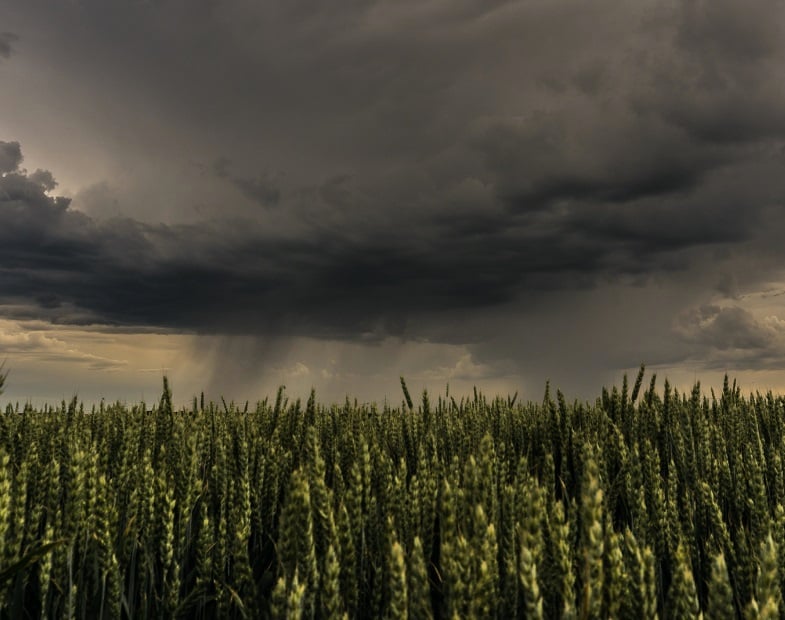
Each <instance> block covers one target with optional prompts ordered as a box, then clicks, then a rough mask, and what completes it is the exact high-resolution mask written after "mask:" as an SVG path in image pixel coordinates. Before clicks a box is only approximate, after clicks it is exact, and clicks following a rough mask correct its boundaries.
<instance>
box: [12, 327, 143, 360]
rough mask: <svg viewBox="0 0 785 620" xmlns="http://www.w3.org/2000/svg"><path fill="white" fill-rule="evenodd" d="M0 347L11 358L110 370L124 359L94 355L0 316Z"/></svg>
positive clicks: (44, 332)
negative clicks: (0, 318)
mask: <svg viewBox="0 0 785 620" xmlns="http://www.w3.org/2000/svg"><path fill="white" fill-rule="evenodd" d="M0 350H2V351H3V355H8V356H9V357H11V358H13V359H14V360H15V361H21V362H23V361H25V360H26V359H31V360H35V361H36V362H52V363H60V362H66V363H69V364H79V365H84V366H85V367H86V368H88V369H90V370H105V371H114V370H120V369H122V368H124V367H125V366H126V365H127V363H126V362H125V361H123V360H115V359H111V358H107V357H102V356H100V355H95V354H93V353H89V352H87V351H83V350H81V349H80V348H78V347H76V346H74V345H72V344H69V343H68V342H67V341H65V340H63V339H61V338H58V337H56V336H53V335H51V334H49V333H47V332H46V331H39V330H30V329H25V328H24V327H22V326H20V325H18V324H16V323H13V322H11V321H4V320H0Z"/></svg>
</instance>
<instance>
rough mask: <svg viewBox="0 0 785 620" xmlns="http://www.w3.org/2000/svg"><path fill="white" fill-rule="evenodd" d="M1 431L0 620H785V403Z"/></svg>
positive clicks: (413, 412)
mask: <svg viewBox="0 0 785 620" xmlns="http://www.w3.org/2000/svg"><path fill="white" fill-rule="evenodd" d="M643 378H644V373H643V369H641V373H640V374H639V375H638V377H637V381H636V382H635V383H634V385H633V386H632V387H631V388H630V387H629V386H628V385H627V381H626V378H625V380H624V384H623V385H622V387H621V388H612V389H610V390H605V389H603V390H602V392H601V395H600V396H599V397H598V398H597V400H596V402H594V403H585V402H584V403H580V402H567V401H566V400H565V398H564V396H563V395H562V394H561V393H560V392H558V391H557V392H555V393H554V392H552V391H551V389H550V388H548V387H546V389H545V394H544V398H543V399H542V401H541V402H527V403H523V402H516V399H515V398H514V397H513V398H508V397H507V398H499V397H496V398H488V397H486V396H484V395H483V394H481V393H479V392H475V393H474V394H473V395H471V396H469V397H468V398H467V397H462V398H457V397H453V396H451V395H449V394H443V395H440V396H438V397H435V398H434V397H430V396H429V395H428V394H427V393H425V394H422V396H421V397H420V398H419V399H417V402H414V400H413V399H412V398H411V396H410V394H409V392H408V390H407V389H406V385H405V383H404V381H403V380H402V381H401V383H402V388H403V398H402V401H401V404H400V406H395V407H391V406H384V407H377V406H372V405H358V404H357V403H353V402H349V400H347V402H346V403H345V404H343V405H330V406H326V405H320V404H319V403H318V402H317V400H316V397H315V395H314V394H313V393H312V394H311V396H310V398H309V399H308V400H307V401H305V402H302V401H301V400H300V399H290V398H288V397H287V396H286V395H285V391H284V390H283V389H282V390H280V391H279V392H278V394H277V396H276V398H275V399H274V400H272V401H268V400H264V401H261V402H259V403H258V404H257V405H255V406H248V405H244V404H243V405H241V406H239V407H238V406H237V405H235V404H233V403H230V404H227V403H224V402H221V403H218V404H215V403H204V402H200V400H199V399H194V402H193V406H192V407H189V408H185V409H181V410H176V409H175V408H173V407H172V398H171V393H170V391H169V388H168V386H167V384H166V382H165V383H164V390H163V395H162V397H161V400H160V403H159V404H157V406H155V407H154V408H152V409H150V408H149V407H148V406H145V405H144V404H140V405H139V406H134V407H126V406H121V405H114V406H101V407H98V408H95V409H94V410H91V411H85V410H84V409H83V408H82V407H81V406H80V405H79V403H77V402H76V401H73V402H71V403H65V402H64V403H62V404H61V405H60V406H58V407H47V408H44V409H43V410H33V409H31V408H29V407H23V406H18V405H8V406H7V408H6V409H5V413H4V414H0V462H1V466H0V562H1V564H0V579H2V582H1V583H2V589H1V590H0V606H1V608H2V615H3V617H6V618H38V617H53V618H121V617H123V618H170V617H178V616H179V617H185V618H241V617H244V618H268V617H270V618H298V619H299V618H345V617H348V618H382V617H384V618H407V617H408V618H416V619H420V618H450V619H452V618H475V617H476V618H505V619H506V618H653V617H660V618H695V617H698V616H699V614H701V613H702V614H703V616H704V617H706V618H722V619H728V618H733V617H736V616H738V617H761V618H780V617H781V614H782V594H781V592H782V586H783V576H785V509H784V508H783V506H785V469H784V468H783V458H782V455H783V448H784V447H785V398H783V397H781V396H776V395H773V394H771V393H769V394H751V395H746V396H743V395H742V392H741V390H740V389H739V388H738V387H737V386H736V385H735V383H734V384H730V385H729V384H728V382H727V381H726V384H725V387H724V389H723V390H722V392H721V393H720V394H717V395H715V394H714V393H709V394H705V393H702V392H701V389H700V386H698V385H696V386H695V388H694V390H693V391H692V392H691V393H686V394H683V393H679V392H677V391H676V390H673V389H671V387H670V386H669V385H668V384H667V383H665V384H664V386H662V388H661V389H659V388H658V387H657V384H656V378H655V377H651V379H650V380H647V381H646V385H648V388H646V389H641V388H642V381H643Z"/></svg>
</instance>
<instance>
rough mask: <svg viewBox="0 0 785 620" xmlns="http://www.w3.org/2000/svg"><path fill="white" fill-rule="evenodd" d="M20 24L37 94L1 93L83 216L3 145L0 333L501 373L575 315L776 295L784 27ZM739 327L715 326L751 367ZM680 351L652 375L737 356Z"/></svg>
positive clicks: (111, 19)
mask: <svg viewBox="0 0 785 620" xmlns="http://www.w3.org/2000/svg"><path fill="white" fill-rule="evenodd" d="M8 7H12V8H4V9H0V22H2V23H8V24H9V26H7V27H8V28H9V29H13V30H14V31H18V32H20V33H23V34H24V33H25V32H27V31H26V30H25V29H29V30H31V31H33V32H36V33H37V36H36V37H35V38H28V37H27V35H26V34H24V36H25V41H28V40H29V41H33V40H34V41H36V44H37V45H38V46H40V49H36V50H35V53H36V54H37V56H35V57H31V60H30V62H31V63H34V62H35V61H36V59H38V61H39V65H37V69H38V71H39V72H40V75H41V76H42V77H41V82H42V83H43V84H44V85H45V86H41V87H40V88H41V90H39V91H35V92H34V90H33V89H26V88H24V87H23V85H22V84H17V85H16V87H13V85H11V87H9V88H8V89H5V88H4V94H3V97H4V99H3V106H4V116H5V115H6V113H7V122H8V123H9V125H10V126H13V127H27V128H28V129H27V130H26V133H24V134H22V133H20V134H18V137H19V139H20V140H21V141H22V142H23V143H24V144H25V145H27V144H28V142H27V140H28V139H29V140H30V144H31V146H30V147H29V149H28V148H27V146H26V149H27V150H26V153H27V154H28V156H31V155H32V154H33V153H36V154H37V156H38V157H41V156H42V155H41V154H45V153H47V152H48V148H47V144H51V152H52V160H51V161H49V160H46V161H43V162H41V164H42V165H46V166H47V167H49V166H51V167H52V169H53V170H55V171H56V172H57V174H58V178H60V180H61V182H62V185H63V187H64V190H63V192H64V193H70V194H71V195H73V196H74V202H73V205H70V204H69V203H68V201H67V200H64V199H57V198H55V197H53V196H50V195H49V193H51V192H52V191H53V190H54V188H55V185H54V178H53V177H52V175H50V174H49V173H47V172H43V171H39V172H34V173H29V174H28V173H27V172H25V171H23V170H20V169H19V166H20V163H21V149H20V148H19V144H18V143H11V142H6V143H0V172H2V173H4V174H5V176H3V177H2V179H1V180H0V224H2V228H1V229H0V242H1V244H0V259H2V261H0V265H2V268H1V269H0V295H2V296H3V303H4V306H3V309H2V312H4V313H5V314H6V315H7V316H8V315H9V313H10V312H11V311H12V310H11V309H13V312H14V313H15V314H14V315H15V316H18V315H20V313H21V314H25V313H27V314H28V315H30V316H34V317H35V316H37V317H43V318H46V319H47V320H52V321H69V322H81V323H85V322H95V323H101V324H105V325H113V326H118V327H119V326H123V327H124V328H128V327H129V326H137V327H138V328H139V329H142V328H145V329H161V328H164V329H171V330H189V331H199V332H210V333H223V332H233V333H243V334H254V335H258V336H259V337H260V338H261V340H262V341H263V342H267V339H268V338H269V337H270V336H271V335H273V334H278V335H282V336H284V337H288V336H295V335H305V336H315V337H319V338H327V337H330V338H345V339H355V340H362V339H369V340H373V339H380V338H383V337H384V336H386V335H397V336H402V337H407V338H419V339H433V340H440V341H449V342H464V343H465V342H474V343H476V342H477V341H478V340H480V339H481V338H484V339H486V340H487V341H488V342H493V343H494V347H495V349H494V350H495V351H497V352H498V351H501V350H503V349H504V346H503V345H504V343H503V342H499V339H498V338H496V339H494V337H493V334H492V333H490V332H489V331H488V330H490V329H491V327H493V328H496V329H498V331H499V332H500V333H506V332H507V331H508V329H507V328H508V327H510V326H514V329H515V330H517V331H516V333H518V332H525V331H526V330H527V329H528V330H532V331H537V330H538V326H542V325H545V324H546V323H547V324H548V330H543V331H544V332H545V331H547V333H548V334H551V335H552V336H553V339H555V338H556V335H557V334H558V333H559V325H557V324H555V323H553V324H551V323H548V320H547V317H549V316H556V315H558V316H559V317H561V318H560V320H561V321H562V323H570V324H571V325H572V324H580V318H581V317H580V316H579V314H578V313H579V311H578V310H577V308H578V307H580V304H575V303H571V301H570V299H578V298H580V297H581V296H582V295H584V294H588V293H587V291H588V292H592V291H604V290H606V289H608V288H613V287H616V286H622V285H623V286H628V287H632V288H633V289H634V290H635V291H636V294H638V293H640V291H641V290H646V291H649V290H652V287H656V286H657V285H658V282H661V281H662V280H666V281H668V282H671V283H673V286H672V291H671V295H672V297H673V299H674V301H671V302H670V303H668V304H667V309H666V310H663V312H665V313H666V314H667V315H668V316H667V317H666V318H660V317H658V320H657V322H656V323H657V325H658V328H659V329H661V330H666V331H667V330H668V329H669V328H670V326H671V323H672V319H673V317H674V316H676V315H678V313H679V312H680V311H681V310H683V308H684V307H686V306H688V305H690V304H692V305H698V306H699V305H700V303H701V298H702V299H703V301H704V302H705V301H706V300H707V299H710V298H712V297H713V296H715V295H717V294H718V292H719V293H720V294H723V295H726V296H728V297H734V298H738V299H741V298H742V297H743V295H744V293H745V291H748V290H753V289H755V287H756V286H759V285H763V284H764V283H765V282H767V281H768V280H770V279H776V278H777V277H779V275H780V271H781V265H782V258H783V256H782V250H781V242H780V240H781V238H782V234H783V233H784V232H785V220H783V217H782V215H781V207H782V202H783V196H785V181H783V175H782V166H783V165H784V164H785V156H784V155H783V153H785V150H783V146H784V145H785V112H783V110H785V86H783V85H785V62H783V61H782V59H783V58H785V37H783V36H782V35H783V32H782V25H781V20H777V19H771V16H772V15H779V14H780V13H781V4H780V3H779V0H755V1H753V2H751V3H746V4H744V5H743V6H742V5H739V4H738V3H736V2H733V1H732V0H719V1H717V2H707V1H705V0H694V1H685V2H677V3H662V2H659V1H645V2H641V3H623V2H619V1H616V0H599V1H598V2H593V3H589V4H587V3H584V2H579V1H577V0H560V1H559V2H546V1H545V0H535V1H532V2H526V3H518V2H494V3H485V4H483V5H482V6H479V5H477V4H476V3H472V2H458V3H448V4H445V3H438V2H437V3H427V2H426V3H421V4H418V5H417V7H414V6H409V5H408V4H396V3H383V2H378V1H374V0H357V1H353V2H349V3H341V5H340V6H334V5H330V6H329V7H328V6H327V5H325V4H323V3H319V2H316V1H314V0H306V1H305V2H298V3H291V2H283V1H281V2H276V1H274V2H267V3H245V2H239V1H228V2H220V3H219V2H213V1H212V0H209V1H208V0H196V1H190V2H186V1H185V0H171V1H169V2H159V3H138V2H120V1H116V2H115V1H112V0H110V1H109V2H106V1H104V0H101V1H99V0H81V1H80V2H78V3H58V5H57V6H56V7H52V5H51V3H50V2H45V1H44V0H29V1H27V2H25V3H22V2H21V0H20V1H18V2H12V3H9V5H8ZM186 15H187V16H188V19H184V16H186ZM44 16H45V17H46V19H43V17H44ZM36 29H38V30H36ZM41 59H45V62H44V61H43V60H41ZM59 76H68V88H63V87H62V86H63V84H62V82H61V81H58V80H62V77H59ZM49 84H51V85H52V86H51V88H52V90H51V91H47V90H46V88H49V86H48V85H49ZM58 85H59V86H60V87H59V88H57V86H58ZM4 86H5V85H4ZM55 100H56V101H57V102H58V103H57V111H58V114H57V115H51V114H47V115H46V117H45V118H44V117H43V116H35V114H36V110H39V109H47V105H45V104H43V103H42V102H43V101H55ZM85 109H90V110H91V113H90V114H89V115H86V114H84V110H85ZM50 117H54V119H55V120H52V118H50ZM58 118H59V119H60V120H59V122H57V119H58ZM39 127H40V129H37V128H39ZM42 136H43V137H42ZM15 137H16V136H15ZM47 140H48V142H47ZM32 145H34V146H35V148H33V146H32ZM216 154H226V156H225V157H224V158H221V159H218V160H216V159H215V157H216ZM80 158H83V161H82V160H80ZM80 161H81V163H80ZM36 163H38V162H36ZM99 166H100V167H101V168H100V169H101V172H100V175H99V173H97V172H95V168H96V167H99ZM60 170H62V171H63V172H60ZM270 171H273V172H270ZM279 171H280V172H279ZM64 179H69V180H70V182H66V181H65V180H64ZM259 207H262V208H259ZM79 209H84V211H80V210H79ZM195 215H198V217H199V218H200V219H199V220H197V221H195V220H194V217H195ZM622 297H623V296H622ZM687 298H689V299H687ZM592 303H593V304H595V303H596V304H597V306H595V305H592V306H591V313H590V314H591V315H592V317H596V320H595V319H592V320H593V321H594V323H593V325H595V327H596V331H597V332H602V330H600V329H599V326H600V325H601V323H602V321H603V319H602V317H603V316H605V315H604V314H603V312H601V311H600V310H599V309H598V307H599V306H600V305H602V303H603V297H602V294H601V293H599V292H598V293H597V301H593V302H592ZM614 303H617V304H618V303H623V302H621V301H616V302H614ZM535 304H536V305H537V307H538V310H537V312H535V311H534V310H531V307H532V306H533V305H535ZM556 304H564V305H566V306H567V307H571V308H574V309H573V311H572V312H573V313H572V314H569V313H568V314H567V315H562V314H558V313H555V312H554V307H555V305H556ZM655 306H657V307H659V306H658V305H657V303H655V301H652V302H651V304H650V305H648V306H647V305H645V304H642V305H640V306H639V307H636V311H635V312H636V313H637V314H636V316H637V317H639V318H638V320H639V321H643V322H644V323H647V324H650V323H651V322H652V316H653V314H655V313H656V312H657V310H656V309H655ZM500 308H503V309H505V312H501V311H499V309H500ZM497 311H499V312H500V314H499V316H500V317H501V318H500V319H499V320H498V321H488V320H487V318H486V317H489V316H491V315H493V316H496V315H494V314H493V313H494V312H497ZM519 314H522V315H525V316H526V317H527V320H528V319H531V321H532V322H531V323H529V324H526V323H518V322H516V319H515V316H517V315H519ZM470 315H471V316H470ZM474 315H478V316H479V317H480V318H479V319H476V320H474V319H472V318H471V317H472V316H474ZM744 318H745V317H743V316H736V315H733V314H732V313H730V314H729V313H727V312H726V311H722V312H720V313H719V314H718V315H717V316H715V317H714V318H712V319H711V321H709V322H710V323H711V325H719V326H720V327H722V328H723V329H726V328H727V329H731V328H733V329H736V330H737V334H738V338H739V340H738V343H742V342H748V343H755V342H758V341H756V340H755V338H754V336H755V334H758V335H759V332H757V331H756V330H755V329H754V325H750V324H747V323H744ZM620 320H621V319H620V317H616V318H614V322H618V321H620ZM481 323H487V324H488V325H485V326H482V325H480V324H481ZM630 324H631V325H632V324H634V322H633V321H630ZM682 327H683V329H681V330H676V333H675V335H674V334H669V339H668V342H669V346H670V347H671V352H670V353H669V352H668V351H665V350H663V349H662V348H660V347H659V345H658V343H657V342H655V341H654V340H651V341H647V344H646V346H647V347H648V349H647V350H648V351H649V353H650V354H651V356H652V357H655V358H656V359H658V360H666V361H667V360H668V359H672V360H683V359H687V357H689V356H690V355H691V354H692V353H691V351H693V352H698V353H700V352H702V354H705V355H713V353H711V351H712V350H714V351H715V352H716V351H720V352H722V351H725V352H728V351H731V350H734V351H735V350H737V349H739V348H741V349H743V348H744V347H738V346H731V344H732V343H727V342H725V341H723V340H722V334H721V333H720V328H719V327H717V328H711V327H710V326H709V325H708V324H706V325H703V324H701V326H700V329H698V327H695V326H694V325H693V326H692V327H690V328H687V327H684V326H682ZM608 329H610V328H608ZM696 330H697V331H696ZM586 331H587V330H583V329H576V331H575V332H574V334H573V336H572V340H571V341H572V342H575V343H578V344H577V345H576V346H584V345H587V343H589V344H591V343H592V342H593V341H592V336H591V335H587V334H586V333H585V332H586ZM603 333H604V332H603ZM627 334H628V335H630V337H632V335H633V334H634V331H633V329H632V327H630V329H629V331H628V332H627ZM505 337H506V338H508V339H509V340H510V341H515V342H518V341H517V340H516V339H515V338H511V337H507V336H505ZM750 339H751V340H750ZM502 340H504V339H502ZM520 340H521V341H526V338H525V337H524V336H520ZM533 342H534V344H535V345H536V348H537V350H542V349H543V348H545V347H546V346H547V342H545V341H544V340H542V339H540V340H538V339H536V338H535V339H534V340H533ZM712 342H714V343H715V344H710V343H712ZM738 343H737V344H738ZM594 345H596V347H600V346H608V347H611V348H613V347H615V348H614V351H612V352H609V353H608V356H607V359H606V360H605V361H606V363H607V364H623V363H624V361H625V360H626V357H625V355H626V356H628V357H629V356H634V357H635V359H633V360H632V361H631V363H632V364H635V363H637V362H639V361H640V356H642V355H644V353H645V352H630V351H629V350H625V352H624V355H622V351H621V345H608V344H607V343H603V342H599V343H594ZM516 346H517V345H516ZM566 346H567V344H563V345H559V346H558V347H556V346H555V345H554V350H557V349H558V351H562V350H564V347H566ZM477 347H478V351H479V350H480V349H481V348H482V347H481V346H480V345H477ZM482 353H483V359H482V360H481V361H482V363H489V358H490V357H491V356H492V354H493V352H492V351H491V350H490V348H487V347H486V348H485V349H484V350H483V351H482ZM698 353H696V354H698ZM478 354H479V353H478ZM505 355H509V357H514V356H518V358H519V360H520V359H523V358H524V357H525V356H526V355H527V354H526V353H525V350H524V349H522V348H521V347H519V346H517V349H516V348H515V347H513V346H512V345H511V348H510V350H509V351H508V353H506V354H505ZM562 358H563V356H562V355H560V354H558V353H554V356H553V365H554V367H556V366H557V365H558V364H559V363H562V362H561V361H560V359H562ZM541 360H542V355H539V356H538V357H537V361H538V362H539V361H541ZM584 361H585V360H584ZM576 372H577V371H576Z"/></svg>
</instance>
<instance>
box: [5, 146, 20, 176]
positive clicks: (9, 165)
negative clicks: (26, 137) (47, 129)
mask: <svg viewBox="0 0 785 620" xmlns="http://www.w3.org/2000/svg"><path fill="white" fill-rule="evenodd" d="M21 163H22V147H21V146H20V145H19V143H18V142H3V141H2V140H0V174H4V173H6V172H13V171H14V170H16V169H17V168H19V164H21Z"/></svg>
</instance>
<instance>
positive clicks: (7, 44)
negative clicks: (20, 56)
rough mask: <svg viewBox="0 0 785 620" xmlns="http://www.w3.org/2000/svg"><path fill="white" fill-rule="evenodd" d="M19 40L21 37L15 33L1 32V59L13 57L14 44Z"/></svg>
mask: <svg viewBox="0 0 785 620" xmlns="http://www.w3.org/2000/svg"><path fill="white" fill-rule="evenodd" d="M18 39H19V37H17V36H16V35H15V34H14V33H13V32H0V58H10V57H11V53H12V52H13V51H14V48H13V43H15V42H16V41H17V40H18Z"/></svg>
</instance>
